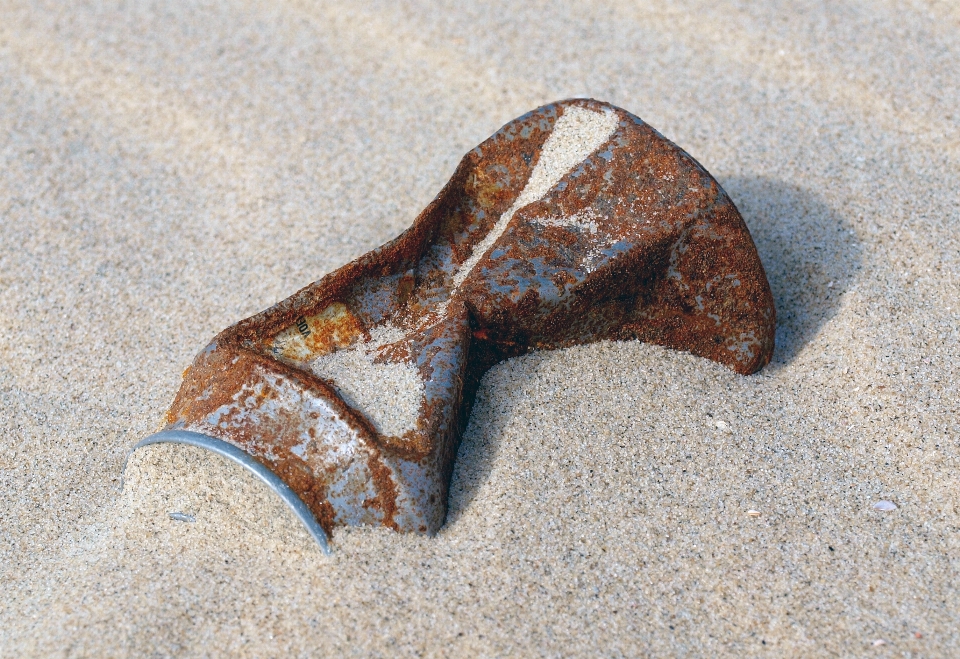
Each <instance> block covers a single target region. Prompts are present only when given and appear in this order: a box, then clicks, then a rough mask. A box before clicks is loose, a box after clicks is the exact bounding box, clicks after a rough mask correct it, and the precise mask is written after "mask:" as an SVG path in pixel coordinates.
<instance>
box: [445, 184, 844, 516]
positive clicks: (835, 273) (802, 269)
mask: <svg viewBox="0 0 960 659" xmlns="http://www.w3.org/2000/svg"><path fill="white" fill-rule="evenodd" d="M720 184H721V185H722V186H723V188H724V189H725V190H726V191H727V194H729V195H730V197H731V199H733V201H734V203H735V204H736V205H737V208H738V209H739V210H740V213H741V215H742V216H743V219H744V221H745V222H746V223H747V226H748V227H749V229H750V233H751V235H752V236H753V240H754V242H755V243H756V246H757V251H758V252H759V254H760V259H761V261H762V262H763V267H764V269H765V270H766V272H767V279H768V280H769V282H770V288H771V289H772V291H773V297H774V302H775V304H776V309H777V334H776V348H775V350H774V355H773V360H772V362H771V363H770V365H768V366H767V367H765V368H766V369H772V370H774V371H776V370H777V369H779V368H782V367H784V366H786V365H788V364H790V363H791V362H792V361H793V360H794V359H795V358H796V356H797V355H798V354H799V352H800V351H801V350H802V349H803V347H804V346H805V345H806V344H807V343H809V342H810V341H811V340H812V339H813V338H814V337H815V336H816V335H817V333H818V332H819V331H820V329H821V328H822V327H823V325H824V324H825V323H826V322H827V321H829V320H830V318H832V317H833V316H834V315H835V314H836V313H837V310H838V309H839V306H840V302H841V295H842V294H843V292H844V291H846V290H847V289H848V288H849V287H850V285H851V284H852V283H853V282H854V280H855V279H856V277H857V272H858V270H860V268H861V265H860V259H861V246H860V243H859V242H858V240H857V238H856V236H855V234H854V233H853V227H852V225H851V224H850V223H849V222H848V221H847V220H846V219H845V218H844V217H843V216H842V215H841V214H839V213H838V212H836V211H835V210H833V209H832V208H830V206H829V205H828V204H827V203H826V202H825V201H824V200H823V199H822V198H821V197H820V196H819V195H818V194H817V193H815V192H812V191H810V190H806V189H804V188H802V187H800V186H797V185H794V184H792V183H786V182H784V181H778V180H776V179H772V178H765V177H759V176H741V177H729V178H723V179H722V180H720ZM499 395H503V392H502V390H501V389H500V388H499V387H497V386H496V385H493V384H492V383H491V381H490V379H489V378H487V377H485V378H484V380H483V381H482V383H481V385H480V391H479V392H478V396H477V401H476V404H475V405H474V408H473V413H472V414H471V418H470V421H469V425H468V427H467V429H466V432H465V433H464V436H463V441H462V442H461V445H460V449H459V451H458V453H457V460H456V463H455V465H454V471H453V478H452V480H451V483H450V495H449V498H448V503H449V508H448V511H447V520H446V523H445V526H446V525H449V524H454V523H456V521H457V520H458V519H459V518H460V516H461V515H462V514H463V512H464V511H465V510H466V509H467V508H468V507H469V506H470V504H471V502H472V501H473V500H474V498H475V497H476V494H477V492H478V491H479V488H480V487H481V486H482V485H483V483H484V482H485V481H486V480H487V478H488V477H489V475H490V472H491V470H492V468H493V462H494V459H495V457H496V454H497V451H498V450H499V444H500V440H499V438H500V437H501V436H502V433H503V431H504V430H505V429H506V426H507V425H508V424H509V423H510V418H511V417H512V416H513V414H512V412H513V410H514V407H515V406H514V405H513V404H511V402H510V401H496V402H494V401H493V400H492V398H493V397H496V396H499ZM495 409H496V410H497V411H496V412H495V411H494V410H495ZM598 450H603V449H602V448H601V447H598Z"/></svg>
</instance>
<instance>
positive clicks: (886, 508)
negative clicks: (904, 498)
mask: <svg viewBox="0 0 960 659" xmlns="http://www.w3.org/2000/svg"><path fill="white" fill-rule="evenodd" d="M873 509H874V510H882V511H883V512H885V513H888V512H890V511H891V510H896V509H897V504H895V503H894V502H893V501H886V500H884V501H877V502H876V503H875V504H873Z"/></svg>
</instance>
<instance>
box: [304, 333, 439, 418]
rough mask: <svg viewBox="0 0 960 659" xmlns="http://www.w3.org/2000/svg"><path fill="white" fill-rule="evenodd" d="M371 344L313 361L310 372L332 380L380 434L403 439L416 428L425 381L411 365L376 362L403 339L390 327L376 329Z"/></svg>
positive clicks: (400, 334) (357, 344)
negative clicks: (402, 437)
mask: <svg viewBox="0 0 960 659" xmlns="http://www.w3.org/2000/svg"><path fill="white" fill-rule="evenodd" d="M370 336H371V338H370V340H369V341H358V342H356V343H354V344H353V345H352V346H350V347H349V348H342V349H340V350H336V351H334V352H331V353H329V354H327V355H323V356H321V357H318V358H317V359H315V360H313V361H312V362H310V370H312V371H313V372H314V373H316V374H317V375H318V376H320V377H321V378H324V379H326V380H330V381H332V383H333V385H334V387H335V388H336V390H337V393H338V394H340V397H341V398H343V400H344V402H346V403H347V405H349V406H350V407H352V408H354V409H356V410H358V411H359V412H360V413H362V414H363V415H364V416H366V417H367V419H369V420H370V423H372V424H373V426H374V428H376V430H377V432H379V433H381V434H383V435H387V436H400V435H403V433H405V432H407V431H408V430H414V429H416V427H417V418H418V417H419V415H420V406H421V404H422V402H423V397H424V387H423V379H422V378H421V377H420V372H419V371H418V370H417V367H416V365H414V364H411V363H410V362H406V361H403V362H386V363H380V364H378V363H376V362H375V361H374V360H375V359H376V358H377V356H378V355H379V351H380V349H381V348H383V347H384V346H387V345H389V344H391V343H396V342H397V341H399V340H401V339H402V338H403V337H404V333H403V331H402V330H400V329H399V328H397V327H395V326H394V325H391V324H386V325H381V326H380V327H375V328H373V329H372V330H371V332H370Z"/></svg>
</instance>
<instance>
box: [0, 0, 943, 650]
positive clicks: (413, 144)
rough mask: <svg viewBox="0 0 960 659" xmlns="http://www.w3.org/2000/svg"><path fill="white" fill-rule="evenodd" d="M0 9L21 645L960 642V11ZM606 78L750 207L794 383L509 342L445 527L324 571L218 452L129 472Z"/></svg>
mask: <svg viewBox="0 0 960 659" xmlns="http://www.w3.org/2000/svg"><path fill="white" fill-rule="evenodd" d="M2 15H3V20H2V21H0V500H2V501H3V504H2V505H0V655H2V656H5V657H6V656H9V657H24V656H36V657H41V656H42V657H46V656H91V657H101V656H131V657H133V656H216V655H219V656H263V657H268V656H305V657H307V656H310V657H312V656H598V655H599V656H612V657H616V656H627V657H633V656H664V657H675V656H731V657H745V656H774V657H790V656H803V657H809V656H917V657H921V656H922V657H952V656H958V655H960V633H958V631H957V630H958V629H960V586H958V584H960V564H958V560H957V557H958V556H960V533H958V531H957V529H958V528H960V505H958V501H960V480H958V476H957V474H958V469H960V424H958V421H957V419H958V418H960V408H958V400H960V392H958V382H960V332H958V327H960V294H958V288H960V207H958V202H957V186H956V181H957V180H960V114H958V112H957V108H958V107H960V87H958V85H956V76H957V74H956V72H957V71H958V70H960V24H958V14H957V12H956V10H955V9H954V8H953V7H952V6H950V5H949V4H948V3H933V2H931V3H903V4H898V3H895V2H890V1H888V0H853V1H851V2H846V3H843V4H827V5H825V4H810V3H800V4H791V5H787V4H783V3H752V4H745V3H741V2H733V1H732V0H719V1H715V2H702V1H699V0H682V1H681V2H675V3H671V4H667V5H665V4H663V3H656V2H652V1H648V0H641V1H640V2H630V3H627V2H616V1H614V2H609V3H583V2H565V1H561V2H556V3H552V4H551V5H550V6H549V8H548V9H545V8H544V6H543V5H541V4H540V3H506V2H492V3H483V4H473V3H470V2H466V3H464V2H452V1H449V0H441V2H439V3H429V4H427V3H417V2H413V3H395V2H386V1H377V2H372V3H365V4H361V3H356V2H345V1H344V2H338V1H336V0H322V1H320V2H317V3H307V2H300V1H299V0H293V1H291V2H286V3H280V4H278V3H265V2H263V3H261V2H249V3H240V2H231V3H215V2H203V3H201V2H193V1H192V0H188V1H186V2H177V3H172V2H166V1H165V0H160V1H159V2H150V3H138V2H132V3H123V4H117V3H114V4H103V3H73V2H61V3H46V4H41V3H27V2H24V3H19V2H8V3H5V4H4V5H3V10H2ZM572 92H577V93H579V92H584V93H586V94H588V95H591V96H594V97H596V98H601V99H604V100H609V101H611V102H613V103H615V104H617V105H620V106H622V107H624V108H626V109H628V110H631V111H633V112H635V113H636V114H638V115H639V116H640V117H642V118H643V119H644V120H646V121H648V122H649V123H650V124H651V125H652V126H654V127H656V128H657V129H658V130H660V131H661V132H662V133H663V134H664V135H666V136H668V137H669V138H670V139H672V140H674V141H675V142H676V143H677V144H679V145H680V146H681V147H683V148H684V149H686V150H687V151H688V152H689V153H691V154H692V155H693V156H694V157H696V158H697V159H698V160H699V161H700V162H702V163H703V164H704V165H705V166H706V167H707V169H709V170H710V171H711V172H712V173H713V174H715V175H716V176H717V177H718V179H719V180H720V182H721V184H722V185H723V186H724V188H725V189H726V190H727V191H728V192H729V193H730V195H731V197H732V198H733V199H734V201H735V202H736V203H737V205H738V207H739V208H740V209H741V211H742V212H743V215H744V218H745V220H746V222H747V224H748V225H749V226H750V229H751V232H752V233H753V235H754V238H755V239H756V242H757V246H758V249H759V251H760V255H761V257H762V258H763V262H764V265H765V267H766V268H767V272H768V274H769V276H770V281H771V285H772V287H773V290H774V295H775V297H776V302H777V309H778V331H777V346H778V347H777V353H776V355H775V359H774V362H773V363H772V364H771V365H770V366H769V367H767V368H766V369H764V371H763V372H762V373H760V374H758V375H756V376H752V377H747V378H744V377H740V376H737V375H735V374H733V373H731V372H729V371H727V370H725V369H723V368H722V367H719V366H717V365H715V364H712V363H709V362H705V361H704V360H701V359H697V358H694V357H691V356H689V355H684V354H678V353H674V352H671V351H668V350H664V349H660V348H656V347H652V346H644V345H641V344H636V343H622V344H612V343H604V344H598V345H593V346H586V347H581V348H576V349H572V350H564V351H558V352H551V353H535V354H532V355H529V356H527V357H524V358H522V359H517V360H512V361H510V362H507V363H505V364H501V365H499V366H497V367H496V368H494V369H493V370H492V371H491V372H490V373H489V374H488V376H487V377H486V378H485V379H484V381H483V384H482V387H481V390H480V393H479V396H478V401H477V405H476V407H475V409H474V412H473V416H472V417H471V421H470V427H469V428H468V430H467V433H466V436H465V439H464V443H463V446H462V447H461V449H460V453H459V456H458V461H457V465H456V469H455V473H454V476H453V483H452V486H451V499H450V503H451V508H450V516H449V519H448V522H447V524H446V526H445V527H444V528H443V530H442V531H441V532H440V533H439V534H438V536H437V537H434V538H424V537H419V536H400V535H397V534H393V533H391V532H389V531H385V530H369V529H349V530H338V531H337V532H336V533H335V535H334V542H333V547H334V555H333V556H332V557H331V558H325V557H323V556H322V555H321V554H320V552H319V551H317V550H316V548H315V547H314V546H313V545H311V544H310V540H309V537H308V536H307V534H306V533H305V532H304V531H303V530H302V529H301V528H300V526H299V525H298V523H297V522H296V520H295V519H293V517H292V515H290V514H289V513H288V511H287V510H286V509H285V508H284V507H283V506H282V505H281V504H280V503H279V502H278V501H277V500H276V499H275V498H274V497H273V496H271V495H270V493H269V492H268V491H266V490H265V488H264V487H263V486H262V485H260V484H259V483H258V482H257V481H256V480H254V479H253V478H251V477H250V476H249V475H248V474H246V473H245V472H243V471H242V470H241V469H239V468H238V467H236V466H235V465H233V464H232V463H228V462H225V461H223V460H221V459H220V458H218V457H216V456H212V455H207V454H204V453H202V452H200V451H198V450H196V449H189V448H184V447H159V446H158V447H152V448H149V449H146V450H145V451H143V452H142V453H138V454H137V455H135V456H133V458H131V463H130V471H129V472H128V477H127V483H126V487H125V489H124V490H123V492H120V491H119V484H120V481H119V477H120V469H121V465H122V462H123V459H124V456H125V453H126V451H127V450H128V449H129V447H131V446H132V445H133V444H134V443H135V442H136V441H137V440H138V439H140V438H142V437H143V436H145V435H146V434H148V433H149V432H151V431H153V430H154V429H155V428H156V425H157V423H158V422H159V420H160V418H161V416H162V414H163V412H164V411H165V409H166V407H167V405H169V403H170V401H171V400H172V398H173V396H174V395H175V393H176V390H177V387H178V386H179V383H180V374H181V372H182V371H183V369H184V368H185V367H186V366H187V365H189V363H190V361H191V360H192V358H193V356H194V354H195V353H196V352H197V351H198V350H199V349H201V348H202V347H203V346H204V345H205V344H206V342H207V341H208V340H209V339H210V338H211V337H212V336H214V335H215V334H216V332H218V331H219V330H221V329H223V328H224V327H227V326H228V325H230V324H231V323H233V322H236V321H237V320H238V319H240V318H243V317H245V316H248V315H250V314H252V313H255V312H257V311H259V310H261V309H264V308H266V307H268V306H269V305H271V304H273V303H274V302H276V301H277V300H280V299H282V298H284V297H286V296H287V295H289V294H290V293H291V292H293V291H294V290H296V289H297V288H299V287H300V286H302V285H304V284H306V283H307V282H310V281H313V280H315V279H317V278H319V277H320V276H322V275H323V274H324V273H326V272H329V271H332V270H333V269H334V268H336V267H339V266H340V265H343V264H344V263H346V262H347V261H349V260H350V259H353V258H355V257H357V256H359V255H361V254H363V253H365V252H367V251H368V250H370V249H372V248H374V247H376V246H378V245H380V244H382V243H383V242H385V241H386V240H389V239H391V238H393V237H395V236H396V235H397V234H399V233H400V232H401V231H402V230H404V229H405V228H406V227H407V226H409V224H410V222H411V221H412V219H413V218H414V217H416V214H417V213H418V212H419V211H420V210H421V209H422V208H423V207H424V206H425V205H426V204H427V203H428V202H429V200H430V199H431V198H433V196H434V195H435V194H436V193H437V191H438V190H439V189H440V188H441V187H442V185H443V184H444V183H445V182H446V181H447V180H448V178H449V177H450V175H451V173H452V172H453V171H454V168H455V167H456V164H457V162H458V161H459V159H460V158H461V157H462V155H463V154H464V153H466V152H467V151H468V150H469V149H471V148H473V147H474V146H475V145H476V144H478V143H479V142H480V141H481V140H483V139H484V138H486V137H487V136H488V135H490V134H491V133H492V132H493V131H494V130H496V129H497V128H498V127H499V126H500V125H502V124H503V123H504V122H506V121H508V120H510V119H512V118H514V117H516V116H518V115H520V114H522V113H523V112H526V111H528V110H530V109H532V108H534V107H537V106H538V105H540V104H542V103H545V102H549V101H553V100H556V99H559V98H563V97H566V96H569V95H570V94H571V93H572ZM584 221H586V220H584ZM879 502H890V504H892V505H893V506H895V508H894V509H891V510H877V509H875V508H874V505H875V504H878V503H879ZM883 507H884V508H890V506H888V505H884V506H883ZM749 510H756V511H759V512H760V513H761V514H760V515H759V516H756V517H753V516H750V515H748V514H747V511H749ZM170 513H181V514H183V515H190V516H192V517H193V518H194V519H195V520H196V521H195V522H181V521H176V520H174V519H171V518H170ZM878 640H882V641H883V642H884V644H883V645H874V642H875V641H878Z"/></svg>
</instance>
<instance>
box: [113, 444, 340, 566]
mask: <svg viewBox="0 0 960 659" xmlns="http://www.w3.org/2000/svg"><path fill="white" fill-rule="evenodd" d="M150 444H188V445H190V446H196V447H199V448H203V449H207V450H208V451H212V452H213V453H216V454H217V455H222V456H223V457H225V458H228V459H230V460H233V461H234V462H236V463H237V464H239V465H240V466H242V467H244V468H246V469H247V470H249V471H250V472H252V473H253V475H254V476H256V477H257V478H259V479H260V480H261V481H263V482H264V483H266V484H267V487H269V488H270V489H271V490H273V491H274V492H275V493H276V494H277V496H279V497H280V498H281V499H282V500H283V502H284V503H285V504H287V506H289V507H290V509H291V510H292V511H293V513H294V514H295V515H296V516H297V517H298V518H299V519H300V522H301V523H303V525H304V526H305V527H306V529H307V532H308V533H309V534H310V535H311V536H313V539H314V540H316V541H317V544H318V545H320V549H321V551H323V553H324V554H326V555H327V556H329V555H330V554H331V550H330V542H329V539H328V538H327V533H326V531H324V530H323V527H322V526H320V524H319V523H318V522H317V520H316V518H315V517H314V516H313V513H312V512H310V509H309V508H307V504H305V503H304V502H303V500H302V499H301V498H300V497H298V496H297V494H296V493H295V492H294V491H293V490H292V489H290V486H289V485H287V484H286V483H284V482H283V481H282V480H280V477H279V476H277V475H276V474H275V473H273V472H272V471H270V469H268V468H267V467H266V466H265V465H263V464H262V463H260V462H257V460H255V459H254V458H253V456H251V455H250V454H249V453H247V452H245V451H243V450H241V449H239V448H237V447H236V446H234V445H233V444H230V443H229V442H225V441H223V440H222V439H217V438H216V437H211V436H210V435H204V434H202V433H199V432H191V431H189V430H162V431H160V432H158V433H154V434H152V435H150V436H148V437H145V438H143V439H141V440H140V441H139V442H137V443H136V445H134V447H133V448H132V449H130V452H129V453H128V454H127V460H129V459H130V456H131V455H132V454H133V452H134V451H136V450H137V449H138V448H142V447H144V446H149V445H150ZM127 460H124V463H123V471H124V472H125V471H126V470H127ZM121 487H122V486H121Z"/></svg>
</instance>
